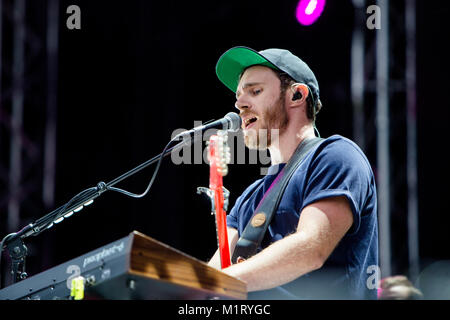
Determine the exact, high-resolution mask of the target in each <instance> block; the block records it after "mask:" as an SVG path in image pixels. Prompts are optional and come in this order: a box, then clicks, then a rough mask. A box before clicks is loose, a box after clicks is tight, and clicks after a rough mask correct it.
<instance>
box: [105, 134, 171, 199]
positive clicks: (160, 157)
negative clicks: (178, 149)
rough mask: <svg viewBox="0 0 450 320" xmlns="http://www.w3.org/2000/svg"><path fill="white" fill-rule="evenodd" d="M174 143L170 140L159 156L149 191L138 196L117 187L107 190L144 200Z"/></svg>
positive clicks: (147, 190)
mask: <svg viewBox="0 0 450 320" xmlns="http://www.w3.org/2000/svg"><path fill="white" fill-rule="evenodd" d="M173 141H174V140H173V139H172V140H170V141H169V143H167V144H166V146H165V147H164V149H163V151H162V152H161V154H160V156H159V159H158V163H157V164H156V168H155V171H154V172H153V176H152V179H151V180H150V182H149V184H148V186H147V189H145V191H144V192H143V193H141V194H136V193H132V192H129V191H126V190H123V189H119V188H115V187H108V186H107V187H106V188H107V190H111V191H116V192H120V193H123V194H124V195H127V196H129V197H132V198H142V197H144V196H145V195H146V194H147V193H148V192H149V190H150V188H151V187H152V185H153V182H155V178H156V175H157V174H158V171H159V167H160V166H161V162H162V159H163V157H164V156H165V154H166V150H167V148H168V147H169V146H170V144H171V143H172V142H173Z"/></svg>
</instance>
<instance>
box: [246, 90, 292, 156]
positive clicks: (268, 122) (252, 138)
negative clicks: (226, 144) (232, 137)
mask: <svg viewBox="0 0 450 320" xmlns="http://www.w3.org/2000/svg"><path fill="white" fill-rule="evenodd" d="M284 102H285V98H284V95H283V94H280V97H279V98H278V100H277V101H276V102H275V103H274V104H273V105H272V106H269V107H267V108H265V110H264V112H263V114H262V116H260V117H259V120H258V121H261V122H260V123H258V124H257V126H258V127H259V129H258V130H255V129H253V128H251V129H249V130H246V131H244V142H245V145H246V146H247V148H249V149H257V150H266V149H267V148H269V147H270V146H272V145H274V144H277V143H279V137H280V136H281V134H282V133H283V132H284V131H286V128H287V125H288V122H289V119H288V115H287V112H286V109H285V106H284V104H285V103H284Z"/></svg>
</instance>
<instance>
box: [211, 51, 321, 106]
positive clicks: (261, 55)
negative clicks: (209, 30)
mask: <svg viewBox="0 0 450 320" xmlns="http://www.w3.org/2000/svg"><path fill="white" fill-rule="evenodd" d="M253 65H262V66H266V67H269V68H272V69H275V70H281V71H282V72H285V73H287V74H288V75H289V76H290V77H291V78H292V79H294V80H295V81H296V82H299V83H304V84H306V85H307V86H308V87H309V89H310V92H311V93H312V96H313V98H314V102H316V101H317V99H319V84H318V82H317V79H316V77H315V75H314V73H313V72H312V70H311V69H310V68H309V66H308V65H307V64H306V63H305V62H303V60H301V59H300V58H299V57H297V56H295V55H293V54H292V53H291V52H290V51H288V50H284V49H266V50H262V51H259V52H258V51H256V50H253V49H251V48H248V47H244V46H238V47H233V48H231V49H229V50H227V51H226V52H225V53H224V54H222V56H221V57H220V58H219V60H218V61H217V64H216V74H217V77H218V78H219V80H220V81H222V83H223V84H225V86H227V87H228V88H229V89H231V90H232V91H233V92H236V89H237V86H238V84H239V76H240V75H241V73H242V72H243V71H244V69H245V68H247V67H250V66H253Z"/></svg>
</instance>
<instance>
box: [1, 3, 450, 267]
mask: <svg viewBox="0 0 450 320" xmlns="http://www.w3.org/2000/svg"><path fill="white" fill-rule="evenodd" d="M71 4H76V5H78V6H79V7H80V8H81V29H80V30H69V29H68V28H67V27H66V19H67V18H68V17H69V14H67V13H66V8H67V7H68V6H69V5H71ZM296 4H297V1H294V0H292V1H288V0H284V1H266V0H261V1H257V2H255V1H235V0H227V1H208V2H204V3H197V2H195V1H183V2H176V1H134V0H133V1H80V0H78V1H76V0H73V1H60V10H59V11H60V19H59V26H60V28H59V54H58V59H59V71H58V92H57V94H58V122H57V126H58V127H57V158H56V160H57V168H56V174H57V175H56V200H55V207H54V208H56V207H58V206H60V205H63V204H64V203H65V202H66V201H68V200H69V199H70V198H71V197H72V196H74V195H75V194H77V193H78V192H80V191H82V190H83V189H85V188H87V187H91V186H95V185H96V184H97V183H98V182H99V181H104V182H108V181H111V180H112V179H114V178H116V177H117V176H119V175H120V174H122V173H124V172H126V171H128V170H129V169H132V168H133V167H135V166H137V165H139V164H141V163H142V162H144V161H146V160H148V159H150V158H152V157H153V156H155V155H157V154H158V153H159V152H161V151H162V149H163V147H164V146H165V144H166V143H167V142H168V141H169V139H170V137H171V134H172V132H173V131H174V130H175V129H179V128H185V129H189V128H191V127H193V126H194V121H196V120H197V121H207V120H210V119H218V118H220V117H222V116H223V115H225V114H226V113H227V112H229V111H234V108H233V105H234V94H233V93H232V92H231V91H230V90H229V89H227V88H226V87H225V86H223V85H222V84H221V83H220V81H219V80H218V79H217V77H216V75H215V64H216V61H217V59H218V58H219V57H220V55H221V54H222V53H223V52H225V51H226V50H227V49H229V48H231V47H233V46H236V45H245V46H249V47H252V48H254V49H256V50H262V49H265V48H269V47H278V48H286V49H289V50H291V51H293V52H294V53H296V54H298V55H299V56H300V57H302V58H303V59H304V60H305V61H306V62H307V63H308V64H309V66H310V67H311V68H312V69H313V70H314V72H315V74H316V77H317V78H318V81H319V84H320V89H321V97H322V102H323V105H324V107H323V110H322V111H321V113H320V114H319V117H318V121H317V126H318V128H319V131H320V133H321V135H322V136H324V137H327V136H330V135H332V134H341V135H343V136H346V137H349V138H353V137H352V132H353V131H352V130H353V128H352V123H353V122H352V121H353V120H352V119H353V115H352V104H351V99H350V45H351V35H352V29H353V23H354V21H353V15H354V9H353V6H352V2H351V1H328V2H327V4H326V7H325V10H324V12H323V14H322V16H321V17H320V18H319V20H318V21H317V22H316V23H315V24H314V25H312V26H309V27H304V26H301V25H300V24H298V22H297V21H296V19H295V15H294V12H295V7H296ZM367 5H369V4H367ZM391 5H392V10H391V13H390V21H391V28H392V29H393V31H392V32H391V40H390V43H391V50H392V51H395V52H396V55H397V56H400V58H398V59H396V60H394V61H391V72H392V77H396V76H398V73H399V72H398V70H403V69H402V66H404V57H403V58H402V57H401V53H400V54H399V53H398V52H397V51H396V50H399V51H400V52H401V50H402V48H403V47H402V44H404V41H405V40H404V34H402V33H399V34H397V33H396V32H394V30H395V26H396V25H398V24H401V23H403V21H404V20H403V19H404V18H403V11H404V8H403V1H398V2H397V1H396V3H395V5H394V4H393V3H392V4H391ZM10 6H11V5H10ZM45 12H46V1H27V16H26V18H27V19H26V20H27V24H28V26H29V28H30V29H31V30H33V32H34V33H35V34H37V35H39V34H43V35H45V28H46V19H45ZM449 14H450V12H449V6H448V3H447V2H446V1H438V2H433V5H430V3H429V2H428V5H427V2H426V1H417V37H416V41H417V124H418V141H417V146H418V171H419V172H418V182H419V218H420V221H419V223H420V229H419V234H420V254H421V258H422V267H425V266H426V265H427V264H428V263H430V262H431V261H435V260H437V259H449V258H450V251H449V250H448V248H447V245H448V243H450V238H449V232H448V228H449V225H450V224H449V222H450V219H449V214H448V209H447V202H448V201H447V198H448V197H447V191H448V190H449V188H448V178H447V176H448V172H449V170H448V156H447V153H446V152H447V147H448V142H447V139H446V138H447V130H446V129H447V127H448V125H447V122H448V115H449V111H448V109H449V104H448V100H447V95H446V93H447V92H448V88H447V86H448V84H449V81H448V66H449V63H448V56H449V50H448V46H447V45H446V41H448V40H447V38H448V35H449V32H448V27H447V26H446V19H447V17H448V16H449ZM8 31H9V30H8V27H5V31H4V32H5V34H7V33H8ZM376 32H377V30H372V31H370V32H369V31H365V33H366V35H367V37H368V41H369V40H370V39H372V40H373V38H374V37H375V33H376ZM4 41H6V44H4V49H3V50H4V57H3V60H4V62H5V61H10V60H11V57H10V55H11V50H10V47H8V46H7V43H8V42H7V41H11V39H10V38H8V37H7V36H5V39H4ZM40 41H43V40H42V39H40V40H39V39H37V40H35V42H31V43H34V45H35V46H37V47H38V48H41V49H42V50H43V49H44V48H43V47H45V44H44V43H43V42H40ZM29 46H30V47H28V48H27V49H28V50H30V51H32V49H33V47H32V45H29ZM8 48H9V49H8ZM37 51H39V50H37ZM366 59H367V64H368V66H367V70H366V79H367V81H369V82H370V80H373V79H374V70H375V69H374V68H373V64H374V60H373V59H374V58H373V56H372V57H371V56H367V57H366ZM371 66H372V67H371ZM4 68H5V69H4V74H3V77H4V80H3V86H4V87H6V86H7V85H8V70H10V68H11V66H8V65H7V64H5V65H4ZM26 74H27V76H28V79H29V92H30V93H29V94H28V95H27V96H26V101H25V114H24V117H25V118H24V123H25V124H24V126H25V128H27V129H26V130H27V134H28V135H29V136H30V137H32V138H33V139H34V140H35V141H36V142H37V144H38V145H42V143H43V134H42V132H43V127H44V124H45V114H46V113H45V106H46V100H45V99H46V95H45V80H46V60H45V51H44V52H40V53H37V54H36V55H35V56H34V57H32V59H30V61H29V62H28V64H27V68H26ZM30 79H31V80H30ZM393 96H394V98H393V101H394V102H393V104H392V105H391V114H390V116H391V118H390V119H391V123H390V126H391V144H392V145H391V162H392V164H391V171H392V177H393V178H392V179H393V181H394V182H393V185H392V206H391V211H392V219H391V221H392V225H391V227H392V232H391V233H392V243H393V267H394V269H393V273H396V274H400V273H401V274H404V273H407V272H408V264H407V259H408V256H407V251H406V248H407V231H406V219H407V210H406V184H405V183H406V182H405V181H406V180H405V179H406V178H405V159H406V155H405V152H406V151H405V145H406V140H405V121H406V118H405V117H406V115H405V105H404V99H403V100H402V98H401V97H399V98H396V96H395V92H394V93H393ZM373 97H374V95H373V94H370V93H369V94H367V97H366V99H367V101H366V104H367V106H366V112H367V114H368V115H367V117H368V124H367V128H366V130H367V132H368V133H370V132H372V137H371V138H370V140H369V143H368V146H367V149H366V153H367V156H368V158H369V160H370V162H371V164H372V166H373V168H374V171H375V172H376V153H375V145H376V144H375V143H376V141H375V137H373V135H374V132H375V131H374V119H375V118H374V117H373V114H374V112H375V109H374V106H375V104H374V102H373ZM3 107H4V108H5V109H7V108H8V107H10V106H8V104H6V103H5V104H4V105H3ZM371 115H372V118H370V117H371ZM2 132H6V131H5V129H4V128H3V131H2ZM369 136H370V134H369ZM0 139H2V140H0V141H1V143H2V148H1V152H2V161H3V162H7V161H8V156H7V153H8V150H9V149H8V148H9V147H8V141H7V140H6V138H5V136H4V135H3V136H0ZM33 156H34V157H35V160H36V165H35V167H34V168H32V169H30V172H35V173H36V172H39V168H42V155H41V154H39V153H36V154H33V153H31V152H24V157H28V158H32V157H33ZM153 168H154V167H148V168H146V169H145V170H143V171H141V172H140V173H139V174H137V175H136V176H133V177H132V178H129V179H128V180H126V181H124V182H123V183H121V184H120V187H122V188H126V189H127V190H130V191H133V192H137V193H140V192H142V191H144V190H145V188H146V186H147V183H148V181H149V180H150V177H151V175H152V174H153ZM30 175H31V173H30ZM37 175H38V176H39V173H37ZM41 175H42V173H41ZM208 177H209V168H208V165H207V164H204V163H203V164H192V165H187V164H185V165H174V164H173V163H172V162H171V161H170V158H166V159H165V161H164V162H163V164H162V166H161V169H160V172H159V174H158V176H157V179H156V181H155V184H154V186H153V187H152V189H151V191H150V193H149V194H148V195H147V196H146V197H144V198H143V199H133V198H128V197H126V196H124V195H121V194H118V193H114V192H107V193H105V194H103V195H102V197H100V198H98V199H97V200H96V201H95V202H94V204H92V205H91V206H90V207H88V208H86V209H84V210H82V211H81V212H79V213H77V214H75V215H74V216H73V217H72V218H70V219H68V220H66V221H64V222H62V223H61V224H59V225H57V226H56V227H54V228H52V229H50V230H49V231H47V232H45V233H43V234H41V235H40V236H38V237H36V238H31V239H29V240H27V245H28V246H29V248H30V254H29V257H28V271H29V273H30V274H35V273H38V272H39V271H42V270H44V269H47V268H49V267H51V266H55V265H57V264H59V263H62V262H65V261H67V260H69V259H71V258H74V257H76V256H79V255H81V254H84V253H86V252H88V251H90V250H93V249H96V248H98V247H100V246H102V245H105V244H107V243H109V242H112V241H114V240H116V239H118V238H120V237H123V236H125V235H127V234H128V233H129V232H131V231H132V230H138V231H140V232H143V233H145V234H147V235H148V236H151V237H153V238H155V239H157V240H159V241H161V242H164V243H166V244H168V245H170V246H173V247H175V248H177V249H180V250H181V251H183V252H185V253H187V254H190V255H192V256H194V257H196V258H199V259H201V260H207V259H209V258H210V256H211V255H212V254H213V253H214V251H215V249H216V235H215V224H214V218H213V216H211V215H210V212H209V211H210V207H209V203H208V201H207V200H206V199H205V198H204V197H203V196H199V195H197V194H196V187H197V186H207V185H208ZM258 177H259V166H258V165H236V164H234V165H230V173H229V175H228V176H227V177H225V178H224V184H225V186H226V187H227V188H228V189H229V190H231V192H232V195H231V203H233V202H234V200H235V199H236V197H237V196H238V195H239V194H240V193H241V192H242V191H243V190H244V189H245V187H246V186H247V185H248V184H249V183H250V182H252V181H254V179H255V178H258ZM29 178H30V177H29V176H26V175H25V176H24V177H23V181H24V183H25V182H26V180H27V179H29ZM2 190H4V188H3V189H2ZM41 192H42V190H41V189H40V187H37V188H36V189H35V190H34V191H33V192H32V193H31V194H30V195H29V196H28V197H27V198H26V199H24V200H23V202H22V208H21V225H22V226H24V225H26V224H27V223H29V222H32V221H35V220H36V219H37V218H39V217H41V216H43V215H45V214H46V213H48V212H50V211H51V210H53V209H54V208H45V207H44V206H43V205H42V203H41V204H40V205H39V203H40V197H41ZM0 213H1V217H2V220H1V224H2V226H1V230H0V231H1V232H2V234H6V233H7V232H12V231H15V230H6V227H4V225H5V216H6V213H7V207H6V206H2V207H0ZM4 256H5V257H6V255H4ZM5 263H7V262H5ZM8 263H9V262H8Z"/></svg>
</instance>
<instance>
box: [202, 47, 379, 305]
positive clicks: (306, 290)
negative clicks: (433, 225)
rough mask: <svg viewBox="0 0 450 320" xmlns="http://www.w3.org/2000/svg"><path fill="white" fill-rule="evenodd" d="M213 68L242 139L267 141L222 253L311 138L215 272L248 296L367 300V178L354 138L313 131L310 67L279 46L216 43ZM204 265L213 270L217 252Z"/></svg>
mask: <svg viewBox="0 0 450 320" xmlns="http://www.w3.org/2000/svg"><path fill="white" fill-rule="evenodd" d="M216 73H217V76H218V78H219V80H220V81H221V82H223V83H224V84H225V86H227V87H228V88H229V89H231V90H232V91H233V92H235V94H236V104H235V106H236V108H237V109H238V110H239V114H240V116H241V118H242V129H243V133H244V140H245V144H246V146H247V147H248V148H251V149H260V150H264V149H268V150H269V153H270V158H271V167H270V168H269V170H268V174H267V175H265V176H264V177H263V178H262V179H258V180H256V181H255V182H254V183H253V184H251V185H250V186H249V187H248V188H247V189H246V190H245V191H244V192H243V194H242V195H241V196H240V197H239V198H238V199H237V200H236V203H235V204H234V206H233V208H232V209H231V211H230V213H229V215H228V216H227V226H228V238H229V242H230V250H231V254H232V255H233V254H234V255H236V253H237V252H234V251H235V250H239V249H238V247H239V243H240V242H238V240H240V241H241V239H240V238H241V237H242V236H243V234H245V233H244V230H245V229H246V227H247V226H249V228H250V227H253V228H255V229H257V228H256V227H255V226H250V225H252V224H253V222H254V221H255V220H254V219H256V218H255V214H256V213H257V212H255V210H256V209H257V208H258V206H259V204H260V202H261V201H262V200H263V199H264V198H266V197H269V196H270V197H274V196H275V197H276V196H277V195H274V194H272V193H273V192H271V189H272V188H271V186H272V184H273V183H275V182H276V180H277V176H279V174H280V173H281V172H283V168H285V167H286V168H287V167H288V164H289V160H291V159H292V158H294V157H293V155H294V154H295V153H296V152H298V150H299V149H301V148H302V146H303V142H306V141H310V140H311V139H315V140H316V141H317V143H316V144H315V145H314V146H313V147H312V148H310V150H308V151H307V153H306V154H305V155H304V156H303V157H302V159H301V160H300V161H299V165H298V166H297V167H295V171H293V174H292V176H291V178H290V179H289V180H288V184H287V186H286V188H285V189H284V190H283V193H282V197H281V200H280V202H279V205H278V206H277V207H276V211H274V214H273V216H272V217H271V218H270V224H269V225H268V228H267V230H266V231H265V234H264V238H263V240H262V241H261V243H260V245H259V247H258V250H257V251H256V252H255V254H254V255H252V256H250V257H245V259H242V258H241V257H238V258H237V259H235V260H236V261H233V262H234V264H232V265H231V266H230V267H228V268H226V269H224V270H223V272H225V273H227V274H229V275H231V276H233V277H236V278H238V279H240V280H242V281H244V282H246V284H247V289H248V291H249V299H253V298H254V299H290V298H292V299H376V296H377V290H376V286H371V285H369V284H370V283H369V282H370V281H369V276H371V275H372V273H369V270H374V268H373V266H375V267H377V266H378V221H377V194H376V186H375V178H374V175H373V172H372V170H371V166H370V164H369V162H368V160H367V158H366V156H365V155H364V153H363V152H362V151H361V149H360V148H359V147H358V146H357V145H356V144H355V143H353V142H352V141H350V140H349V139H347V138H344V137H342V136H340V135H333V136H331V137H328V138H326V139H317V138H316V137H315V120H316V115H317V113H318V112H319V110H320V109H321V108H322V103H321V101H320V96H319V85H318V82H317V79H316V77H315V75H314V73H313V72H312V71H311V69H310V68H309V67H308V65H307V64H306V63H305V62H303V61H302V60H301V59H300V58H298V57H297V56H295V55H293V54H292V53H291V52H289V51H287V50H282V49H267V50H263V51H259V52H257V51H255V50H253V49H250V48H247V47H234V48H231V49H229V50H228V51H226V52H225V53H224V54H223V55H222V56H221V57H220V59H219V61H218V62H217V66H216ZM274 181H275V182H274ZM264 219H265V217H264V216H263V222H264ZM257 225H258V224H256V226H257ZM244 240H245V239H244ZM209 264H210V265H212V266H214V267H216V268H220V258H219V252H216V253H215V255H214V256H213V258H212V259H211V260H210V262H209Z"/></svg>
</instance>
